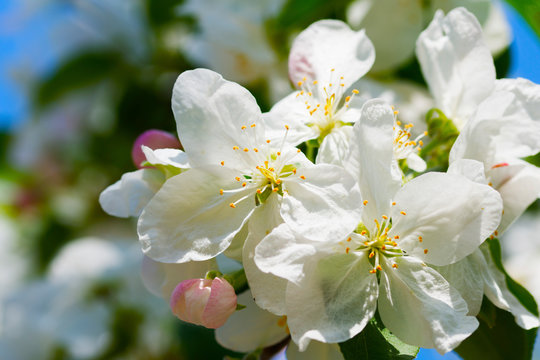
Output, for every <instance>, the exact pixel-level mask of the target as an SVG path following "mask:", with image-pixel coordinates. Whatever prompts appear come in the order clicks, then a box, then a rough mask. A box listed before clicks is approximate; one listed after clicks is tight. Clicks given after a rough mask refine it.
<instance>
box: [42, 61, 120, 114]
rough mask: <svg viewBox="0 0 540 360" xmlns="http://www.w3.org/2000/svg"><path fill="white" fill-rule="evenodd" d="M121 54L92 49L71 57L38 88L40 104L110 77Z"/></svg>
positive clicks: (48, 102)
mask: <svg viewBox="0 0 540 360" xmlns="http://www.w3.org/2000/svg"><path fill="white" fill-rule="evenodd" d="M120 61H121V60H120V56H119V54H117V53H115V52H107V51H93V52H92V51H91V52H86V53H82V54H78V55H77V56H75V57H73V58H71V59H69V60H68V61H66V62H65V63H64V64H62V65H60V67H59V68H58V69H57V70H56V72H55V73H54V74H52V76H50V77H49V78H48V79H46V80H45V81H44V82H42V83H41V84H40V86H39V87H38V89H37V94H36V101H37V103H38V105H41V106H46V105H48V104H50V103H51V102H53V101H55V100H57V99H58V98H60V97H61V96H63V95H65V94H68V93H69V92H71V91H72V90H75V89H80V88H83V87H85V86H89V85H93V84H96V83H98V82H99V81H101V80H103V79H108V78H110V77H111V75H112V74H113V73H114V71H115V70H116V69H117V68H118V66H119V64H120Z"/></svg>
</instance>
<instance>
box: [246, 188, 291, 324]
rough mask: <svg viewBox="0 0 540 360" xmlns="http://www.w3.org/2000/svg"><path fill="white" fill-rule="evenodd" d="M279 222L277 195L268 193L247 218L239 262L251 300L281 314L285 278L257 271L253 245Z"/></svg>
mask: <svg viewBox="0 0 540 360" xmlns="http://www.w3.org/2000/svg"><path fill="white" fill-rule="evenodd" d="M281 223H283V219H282V218H281V216H280V214H279V198H278V197H277V196H271V197H269V198H268V199H267V201H266V202H265V203H264V205H263V206H259V207H257V209H255V211H254V212H253V215H252V216H251V217H250V219H249V223H248V229H249V235H248V237H247V239H246V242H245V244H244V249H243V256H242V259H243V261H242V262H243V265H244V270H245V273H246V277H247V279H248V282H249V286H250V289H251V293H252V295H253V298H254V299H255V302H256V303H257V305H258V306H259V307H261V308H262V309H264V310H267V311H270V312H271V313H273V314H276V315H284V314H285V289H286V287H287V280H285V279H282V278H280V277H278V276H276V275H274V274H270V273H266V272H263V271H261V269H260V268H259V267H257V265H256V264H255V259H254V258H255V248H256V247H257V245H259V243H260V242H261V240H262V239H263V238H264V237H265V236H266V235H267V234H269V233H270V232H271V231H272V230H273V229H274V228H275V227H276V226H278V225H279V224H281Z"/></svg>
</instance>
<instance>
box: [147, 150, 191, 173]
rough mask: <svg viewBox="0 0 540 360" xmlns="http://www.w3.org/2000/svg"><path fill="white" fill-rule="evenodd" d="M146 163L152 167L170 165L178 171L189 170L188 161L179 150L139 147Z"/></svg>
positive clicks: (185, 155) (184, 154)
mask: <svg viewBox="0 0 540 360" xmlns="http://www.w3.org/2000/svg"><path fill="white" fill-rule="evenodd" d="M141 148H142V151H143V153H144V155H145V156H146V161H148V162H149V163H150V164H152V165H165V166H167V165H171V166H174V167H177V168H179V169H187V168H189V167H190V166H189V159H188V156H187V154H186V153H185V152H183V151H182V150H179V149H155V150H152V149H150V148H149V147H148V146H144V145H143V146H141Z"/></svg>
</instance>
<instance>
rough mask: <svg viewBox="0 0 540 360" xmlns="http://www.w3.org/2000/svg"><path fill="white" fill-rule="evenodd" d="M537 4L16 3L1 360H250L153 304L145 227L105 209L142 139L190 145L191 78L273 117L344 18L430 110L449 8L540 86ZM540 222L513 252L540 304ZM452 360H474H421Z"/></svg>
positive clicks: (361, 0)
mask: <svg viewBox="0 0 540 360" xmlns="http://www.w3.org/2000/svg"><path fill="white" fill-rule="evenodd" d="M525 3H526V2H521V1H519V0H513V1H510V0H509V1H508V3H506V2H492V1H487V0H485V1H482V0H476V1H466V0H461V1H458V0H454V1H450V0H448V1H447V0H433V1H412V0H409V1H406V0H336V1H332V2H329V1H326V0H259V1H250V0H184V1H181V0H160V1H157V0H155V1H152V0H2V1H0V270H1V271H0V358H1V359H6V360H9V359H46V360H47V359H72V358H74V359H221V358H223V356H230V357H231V358H242V355H241V354H237V353H234V352H232V351H229V350H226V349H224V348H222V347H221V346H219V345H218V344H217V343H216V342H215V340H214V334H213V331H211V330H207V329H204V328H201V327H197V326H191V325H187V324H184V323H182V322H180V321H179V320H177V319H176V318H174V316H172V314H171V313H170V310H169V307H168V304H167V302H166V301H165V300H163V299H161V298H158V297H155V296H154V295H152V294H151V293H150V292H148V291H147V290H146V288H145V287H144V285H143V283H142V281H141V279H140V276H139V273H140V267H141V259H142V253H141V251H140V247H139V243H138V241H137V236H136V231H135V228H136V226H135V222H134V220H123V219H117V218H113V217H111V216H108V215H107V214H105V213H104V212H103V211H102V210H101V208H100V206H99V203H98V200H97V199H98V196H99V194H100V192H101V191H102V190H103V189H105V188H106V187H107V186H108V185H110V184H112V183H114V182H115V181H117V180H118V179H119V178H120V176H121V175H122V174H123V173H125V172H127V171H133V170H134V169H135V165H134V164H133V162H132V159H131V155H130V154H131V149H132V145H133V142H134V141H135V139H136V138H137V136H138V135H140V134H141V133H143V132H144V131H145V130H148V129H161V130H166V131H169V132H171V133H175V129H176V126H175V122H174V118H173V115H172V112H171V109H170V98H171V92H172V86H173V84H174V81H175V80H176V77H177V76H178V75H179V74H180V73H181V72H183V71H184V70H188V69H192V68H196V67H206V68H210V69H213V70H215V71H217V72H220V73H222V74H223V76H224V77H225V78H227V79H229V80H233V81H236V82H239V83H241V84H242V85H244V86H246V87H247V88H248V89H249V90H250V91H251V92H252V93H253V94H254V96H255V97H256V98H257V101H258V103H259V105H260V107H261V109H262V110H263V111H267V110H269V109H270V107H271V105H272V104H273V103H275V102H276V101H277V100H279V99H281V98H282V97H284V96H285V95H287V94H288V93H289V92H290V91H291V90H292V87H291V85H290V83H289V81H288V76H287V55H288V50H289V48H290V44H291V42H292V40H293V39H294V36H295V35H296V34H298V33H299V32H300V31H301V30H302V29H304V28H306V27H307V26H308V25H309V24H311V23H312V22H314V21H316V20H319V19H324V18H336V19H341V20H344V21H347V22H348V23H349V24H350V25H351V26H352V27H353V28H357V29H360V28H366V31H367V34H368V36H369V37H370V38H371V39H372V40H373V42H374V44H375V47H376V51H377V60H376V63H375V66H374V68H373V70H372V71H371V72H370V73H369V74H368V78H369V79H371V80H373V81H377V82H378V83H380V84H381V86H383V87H384V86H386V85H385V84H391V83H395V82H399V83H400V84H407V86H411V87H414V89H415V91H420V92H423V93H425V94H423V95H422V96H425V97H429V94H428V93H427V92H426V91H425V83H424V82H423V78H422V74H421V72H420V69H419V66H418V63H417V61H416V59H415V58H414V42H415V40H416V37H417V36H418V34H419V33H420V31H421V30H422V29H423V28H425V26H427V24H429V22H430V21H431V19H432V17H433V14H434V11H435V9H436V8H442V9H443V10H445V11H448V10H450V9H452V8H453V7H456V6H467V7H468V8H469V9H471V11H473V12H474V13H475V14H476V15H477V17H478V18H479V20H480V21H481V22H482V24H483V26H484V29H485V32H486V41H487V42H488V44H489V46H490V49H491V50H492V53H493V55H494V57H495V62H496V66H497V72H498V77H499V78H501V77H511V78H515V77H525V78H528V79H529V80H532V81H533V82H536V83H540V66H539V64H540V42H539V38H538V34H539V32H540V20H538V19H539V18H538V17H536V20H535V17H534V12H532V11H531V9H533V7H534V5H531V6H532V7H531V8H527V7H526V5H524V4H525ZM396 6H399V7H402V8H403V9H402V10H403V11H397V10H395V7H396ZM390 9H391V10H390ZM537 14H538V13H537ZM523 15H524V16H525V17H523ZM383 16H386V17H388V18H389V19H386V20H387V21H381V19H383ZM394 18H395V19H394ZM534 21H536V23H535V22H534ZM419 89H420V90H419ZM422 89H423V90H422ZM411 101H412V100H411ZM538 208H539V206H538V203H536V204H534V205H533V206H532V207H531V209H530V210H529V211H528V213H527V214H526V216H524V217H523V218H522V219H520V221H519V222H518V223H516V224H514V225H513V227H512V228H511V229H510V230H509V231H508V233H507V234H505V239H503V241H502V243H503V251H504V252H505V254H506V259H507V267H508V271H509V272H510V273H511V275H513V276H514V277H515V278H516V279H517V280H519V281H521V282H522V283H523V284H524V285H525V286H526V287H527V288H528V289H529V291H531V293H532V294H533V295H535V297H536V299H537V300H538V299H540V281H539V280H538V279H535V278H533V277H531V275H530V274H531V273H534V271H528V272H526V273H520V272H519V269H520V266H519V265H517V264H520V263H521V264H522V263H523V261H524V260H523V259H522V258H520V256H523V254H520V253H516V252H515V251H514V252H513V251H512V249H515V247H516V245H515V244H518V243H519V241H521V240H523V239H524V238H526V239H528V241H529V243H528V244H527V246H528V247H529V248H532V249H534V251H531V252H530V253H529V254H528V256H531V257H532V259H533V260H534V259H536V260H537V262H536V263H537V264H540V261H538V260H540V236H539V235H538V234H539V233H540V219H539V217H538V215H537V211H538ZM531 263H533V262H531ZM513 271H514V272H513ZM527 273H528V274H527ZM29 344H31V345H30V346H29ZM202 349H204V350H202ZM440 358H444V359H459V357H458V356H457V355H456V354H454V353H451V354H447V355H446V356H444V357H442V356H440V355H438V354H437V353H436V352H435V351H430V350H421V352H420V355H419V359H440ZM535 359H540V349H539V350H537V351H536V353H535Z"/></svg>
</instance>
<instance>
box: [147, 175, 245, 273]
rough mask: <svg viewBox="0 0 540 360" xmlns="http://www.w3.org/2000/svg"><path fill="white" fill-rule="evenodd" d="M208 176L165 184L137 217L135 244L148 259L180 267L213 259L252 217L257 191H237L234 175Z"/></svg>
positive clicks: (181, 177)
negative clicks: (136, 241) (172, 263)
mask: <svg viewBox="0 0 540 360" xmlns="http://www.w3.org/2000/svg"><path fill="white" fill-rule="evenodd" d="M206 170H208V171H206ZM206 170H203V169H191V170H189V171H186V172H184V173H182V174H180V175H177V176H173V177H172V178H170V179H169V180H167V181H166V182H165V184H164V185H163V187H162V188H161V189H160V191H159V192H158V193H157V194H156V195H155V196H154V198H153V199H152V200H151V201H150V202H149V203H148V205H147V206H146V208H145V210H144V211H143V213H142V214H141V216H140V218H139V222H138V229H137V231H138V234H139V240H140V241H141V244H142V247H143V251H144V253H145V254H146V255H148V256H149V257H151V258H152V259H154V260H156V261H160V262H178V263H182V262H187V261H190V260H195V261H201V260H208V259H210V258H213V257H215V256H216V255H218V254H220V253H221V252H223V251H224V250H225V249H226V248H227V247H228V246H229V244H230V243H231V241H232V239H233V238H234V236H235V235H236V233H237V232H238V231H240V229H241V228H242V226H243V224H244V223H245V222H246V221H247V219H248V218H249V216H250V215H251V212H252V211H253V209H254V208H255V191H254V190H253V189H252V188H249V187H247V188H242V187H240V185H239V184H238V181H236V180H235V179H234V177H235V176H238V173H237V172H234V171H232V170H228V169H226V168H222V167H217V168H207V169H206ZM239 188H240V189H239ZM221 189H225V190H224V192H223V195H220V190H221ZM229 189H232V190H229ZM242 199H243V200H242ZM234 203H236V205H234V208H233V207H231V205H230V204H234Z"/></svg>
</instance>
